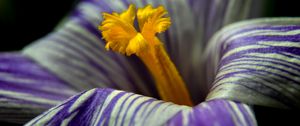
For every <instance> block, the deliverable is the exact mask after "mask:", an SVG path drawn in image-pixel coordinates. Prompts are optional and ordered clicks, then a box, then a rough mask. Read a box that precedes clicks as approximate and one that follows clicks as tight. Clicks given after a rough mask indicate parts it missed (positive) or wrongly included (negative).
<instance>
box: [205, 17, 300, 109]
mask: <svg viewBox="0 0 300 126" xmlns="http://www.w3.org/2000/svg"><path fill="white" fill-rule="evenodd" d="M299 22H300V19H299V18H270V19H256V20H252V21H245V22H241V23H237V24H233V25H230V26H228V27H225V28H224V29H222V30H221V31H220V32H218V33H217V34H216V35H215V36H214V37H213V39H212V40H211V43H210V44H211V45H210V46H209V47H208V48H207V51H206V56H207V57H208V58H207V59H206V61H208V62H207V65H209V66H207V68H208V70H207V71H208V72H209V73H208V74H207V75H208V76H207V78H209V79H208V83H212V81H213V77H214V75H216V77H215V79H214V82H213V87H212V91H211V92H210V94H209V96H208V98H207V99H217V98H226V99H231V100H238V101H242V102H244V103H249V104H255V105H263V106H271V107H280V108H300V85H299V84H300V60H299V57H300V23H299ZM216 50H217V51H216Z"/></svg>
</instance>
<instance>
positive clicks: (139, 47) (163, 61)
mask: <svg viewBox="0 0 300 126" xmlns="http://www.w3.org/2000/svg"><path fill="white" fill-rule="evenodd" d="M167 13H168V12H167V11H166V9H165V8H164V7H163V6H159V7H157V8H152V6H151V5H148V6H146V7H145V8H140V9H138V11H137V14H136V13H135V7H134V6H133V5H130V6H129V8H128V10H126V11H124V12H123V13H121V14H118V13H112V14H108V13H103V17H104V20H103V22H102V23H101V25H100V26H99V29H100V30H101V31H102V35H103V38H104V39H105V40H106V42H107V44H106V46H105V48H106V49H112V50H113V51H116V52H119V53H122V54H126V55H128V56H130V55H132V54H135V55H137V56H138V57H139V58H140V59H141V60H142V61H143V62H144V64H145V65H146V66H147V68H148V70H149V71H150V72H151V74H152V76H153V78H154V80H155V83H156V87H157V89H158V92H159V94H160V96H161V98H162V99H163V100H165V101H170V102H174V103H176V104H182V105H189V106H192V101H191V99H190V96H189V93H188V91H187V88H186V86H185V83H184V81H183V80H182V78H181V76H180V75H179V73H178V71H177V69H176V67H175V65H174V64H173V62H172V61H171V59H170V58H169V56H168V54H167V52H166V50H165V48H164V46H163V44H162V42H160V40H159V39H158V38H157V37H156V34H157V33H161V32H164V31H165V30H167V29H168V28H169V26H170V25H171V19H170V17H165V15H166V14H167ZM136 15H137V21H138V25H139V28H140V29H141V32H138V31H137V30H136V29H135V28H134V26H133V22H134V19H135V16H136Z"/></svg>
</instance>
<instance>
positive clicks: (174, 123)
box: [167, 100, 257, 126]
mask: <svg viewBox="0 0 300 126" xmlns="http://www.w3.org/2000/svg"><path fill="white" fill-rule="evenodd" d="M256 125H257V123H256V120H255V117H254V115H253V112H252V110H251V109H250V107H249V106H248V105H246V104H243V103H238V102H233V101H228V100H212V101H208V102H203V103H201V104H200V105H198V106H196V107H194V108H193V109H192V110H186V111H181V112H179V113H177V114H176V116H174V117H173V118H172V119H170V120H169V121H168V123H167V126H256Z"/></svg>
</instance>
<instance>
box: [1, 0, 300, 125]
mask: <svg viewBox="0 0 300 126" xmlns="http://www.w3.org/2000/svg"><path fill="white" fill-rule="evenodd" d="M250 2H251V1H250V0H240V1H235V0H210V1H206V0H198V1H197V0H189V1H183V0H168V1H167V0H157V1H155V0H153V1H151V0H149V1H146V0H144V1H139V0H136V1H133V0H132V1H129V0H128V1H126V0H123V1H119V0H117V1H110V0H84V1H81V2H80V3H79V4H78V5H77V7H76V9H75V11H74V12H73V13H72V14H71V16H70V17H68V18H67V19H65V20H64V22H63V23H62V24H61V25H59V27H57V29H56V30H55V31H54V32H53V33H50V34H49V35H47V36H46V37H44V38H42V39H40V40H38V41H36V42H34V43H33V44H31V45H29V46H27V47H26V48H25V49H24V50H22V51H20V52H7V53H1V54H0V61H1V62H0V70H1V76H0V81H1V83H0V85H1V86H0V95H1V101H0V102H1V103H0V105H1V106H0V110H1V111H0V115H1V118H0V120H1V121H7V122H15V123H26V125H28V126H29V125H78V126H88V125H150V126H159V125H179V126H180V125H184V126H193V125H203V126H211V125H224V126H234V125H236V126H248V125H250V126H252V125H257V123H256V120H255V117H254V113H253V111H252V108H251V106H252V105H262V106H267V107H277V108H286V109H299V106H300V100H299V99H300V98H299V97H300V92H299V89H300V86H299V81H300V78H299V75H300V67H299V66H300V59H299V56H300V53H299V52H300V48H299V47H300V43H299V41H300V39H299V31H300V30H299V29H300V26H299V24H300V23H299V22H300V19H299V18H264V19H255V20H248V21H242V22H239V23H235V24H231V25H229V26H226V27H224V28H222V29H221V30H219V29H220V28H221V27H223V26H224V25H227V24H230V23H232V22H235V21H237V20H241V19H243V18H245V17H246V15H247V14H248V12H249V9H251V6H250V5H251V4H250ZM130 4H132V5H136V7H137V8H140V9H141V10H143V8H144V10H147V9H149V10H155V9H158V10H159V9H161V10H162V11H161V12H162V13H163V15H160V16H158V17H159V19H160V18H163V19H162V20H160V21H166V22H165V23H164V25H165V26H164V27H161V29H160V28H159V30H157V31H156V32H162V31H164V33H160V34H159V35H158V37H154V36H152V37H150V39H151V38H155V39H154V40H157V41H158V40H159V41H160V42H161V44H159V48H160V49H161V50H164V49H166V50H164V51H165V53H162V54H164V56H163V58H164V60H162V61H163V62H164V61H165V60H167V62H168V64H169V65H171V66H169V65H165V66H164V65H163V66H164V67H161V68H162V69H166V70H165V71H164V72H165V73H164V72H157V71H160V70H161V69H155V70H157V71H154V72H153V71H151V68H156V66H153V64H151V62H154V61H152V60H145V59H143V54H140V53H136V52H141V51H143V49H147V48H139V47H134V48H133V47H130V48H129V49H128V50H127V48H116V45H113V44H114V43H110V42H114V39H119V38H118V37H120V36H118V33H116V32H112V33H114V34H115V36H113V35H112V33H109V32H107V31H106V30H108V29H107V27H105V24H106V23H112V22H114V20H109V18H114V19H118V20H120V19H122V20H126V21H128V22H130V24H132V27H135V28H137V27H139V28H141V27H143V26H138V25H140V24H141V20H140V19H138V20H139V21H138V22H137V23H136V22H135V20H134V19H133V17H135V15H136V14H133V12H136V11H135V10H134V9H135V7H134V6H130ZM103 12H104V14H103V15H104V16H103V17H104V19H103V17H102V16H101V13H103ZM113 12H115V13H113ZM137 12H138V11H137ZM145 12H149V11H145ZM167 12H168V16H169V17H170V18H168V16H167V17H164V16H166V13H167ZM122 14H124V15H125V16H124V15H123V16H122ZM126 15H127V16H126ZM128 15H129V16H128ZM145 15H147V14H145ZM149 15H152V13H149V14H148V16H149ZM158 15H159V14H158ZM138 16H139V15H138V14H137V17H138ZM128 17H129V18H128ZM145 17H147V16H145ZM138 18H139V17H138ZM145 19H147V20H144V21H145V22H147V21H148V22H149V20H151V19H149V18H145ZM153 19H154V18H153ZM159 19H157V20H159ZM105 20H106V21H107V22H105ZM102 21H103V22H104V23H103V24H102V26H101V22H102ZM153 21H156V20H153ZM170 22H171V23H170ZM99 24H100V30H102V31H99V30H98V28H97V27H98V25H99ZM142 24H143V23H142ZM106 25H107V24H106ZM111 25H113V24H108V26H109V27H108V28H109V29H112V28H111ZM135 25H136V26H135ZM122 27H123V26H122ZM124 27H125V26H124ZM126 27H127V26H126ZM167 27H170V28H169V29H168V30H166V28H167ZM151 28H153V27H149V29H151ZM129 30H130V29H129ZM218 30H219V31H218ZM118 31H119V30H117V32H118ZM217 31H218V32H217ZM101 32H102V34H101ZM106 32H107V33H106ZM124 32H126V33H127V32H129V31H126V30H124ZM215 32H216V34H215V35H214V36H213V34H214V33H215ZM102 35H103V36H102ZM106 35H108V36H106ZM155 35H156V33H155ZM121 37H124V36H121ZM125 37H130V38H126V42H127V41H129V40H132V39H138V40H143V41H144V39H145V41H147V42H149V41H150V39H149V38H146V37H145V34H144V33H143V29H140V30H136V33H135V34H133V35H132V36H125ZM103 38H104V39H103ZM122 39H124V38H122ZM110 40H111V41H110ZM118 41H119V40H118ZM143 41H134V42H138V43H139V42H143ZM127 44H130V43H127ZM105 45H106V48H107V49H112V50H113V51H120V52H121V53H122V52H123V53H124V50H125V54H128V55H131V54H137V56H136V55H132V56H124V55H122V54H118V53H115V52H113V51H107V50H106V49H105ZM128 46H129V45H128ZM140 46H141V47H145V46H144V44H143V43H142V44H141V45H140ZM126 47H127V46H126ZM139 49H142V50H139ZM127 51H128V52H127ZM166 55H168V56H169V59H168V58H166V57H168V56H166ZM140 59H141V60H140ZM154 60H155V59H154ZM149 62H150V65H149V64H147V63H149ZM144 63H145V64H146V65H144ZM154 63H156V62H154ZM173 63H174V64H173ZM172 64H173V65H172ZM151 65H152V66H151ZM149 66H150V67H149ZM168 67H172V69H173V67H174V70H172V71H171V70H170V71H168V70H169V69H168ZM148 70H149V71H150V72H148ZM161 71H162V70H161ZM176 71H178V73H177V74H178V75H177V74H174V72H175V73H176ZM155 72H157V73H155ZM159 74H162V75H169V74H170V75H172V76H169V77H170V78H175V79H170V80H168V81H167V83H166V84H167V86H166V85H164V86H165V87H163V89H162V88H160V87H159V86H161V85H160V84H161V83H164V82H161V81H160V80H159V79H158V78H159V76H158V75H159ZM173 75H174V76H175V77H174V76H173ZM152 76H154V77H153V78H152ZM157 76H158V77H157ZM177 77H178V78H181V79H182V80H181V79H178V78H177ZM162 79H164V78H162ZM175 80H176V81H175ZM181 81H182V82H181ZM173 83H174V84H176V85H175V86H174V85H172V84H173ZM181 84H183V85H181ZM178 85H180V86H178ZM169 86H171V87H170V89H168V87H169ZM172 86H174V87H172ZM164 89H166V91H167V92H168V91H169V93H168V94H167V95H166V94H164V93H162V92H161V91H164ZM177 90H178V91H177ZM172 91H175V92H177V94H176V93H174V92H172ZM172 93H174V94H172ZM181 93H183V94H181ZM185 93H186V94H185ZM159 99H162V100H159ZM168 101H171V102H168ZM176 103H178V104H176ZM53 106H54V107H53ZM29 120H30V121H29ZM28 121H29V122H28Z"/></svg>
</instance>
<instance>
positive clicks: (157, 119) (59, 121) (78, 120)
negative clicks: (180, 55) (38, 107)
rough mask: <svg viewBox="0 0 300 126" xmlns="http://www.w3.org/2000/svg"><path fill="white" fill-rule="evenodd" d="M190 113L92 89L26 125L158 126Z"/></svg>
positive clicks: (121, 93) (142, 98) (157, 102)
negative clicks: (179, 115) (181, 113)
mask: <svg viewBox="0 0 300 126" xmlns="http://www.w3.org/2000/svg"><path fill="white" fill-rule="evenodd" d="M190 109H191V108H190V107H187V106H178V105H175V104H172V103H169V102H163V101H160V100H156V99H153V98H150V97H145V96H141V95H137V94H133V93H127V92H124V91H118V90H112V89H92V90H89V91H85V92H83V93H80V94H78V95H76V96H74V97H72V98H70V99H69V100H67V101H66V102H65V103H62V104H60V105H58V106H56V107H54V108H52V109H50V110H49V111H47V112H45V113H43V114H42V115H40V116H38V117H36V118H35V119H33V120H32V121H30V122H28V123H27V124H26V125H27V126H32V125H78V126H99V125H101V126H102V125H103V126H124V125H125V126H132V125H135V126H160V125H163V124H164V123H166V122H167V121H168V120H169V119H170V118H171V117H173V116H174V115H175V114H176V113H178V112H179V111H181V110H190Z"/></svg>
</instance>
